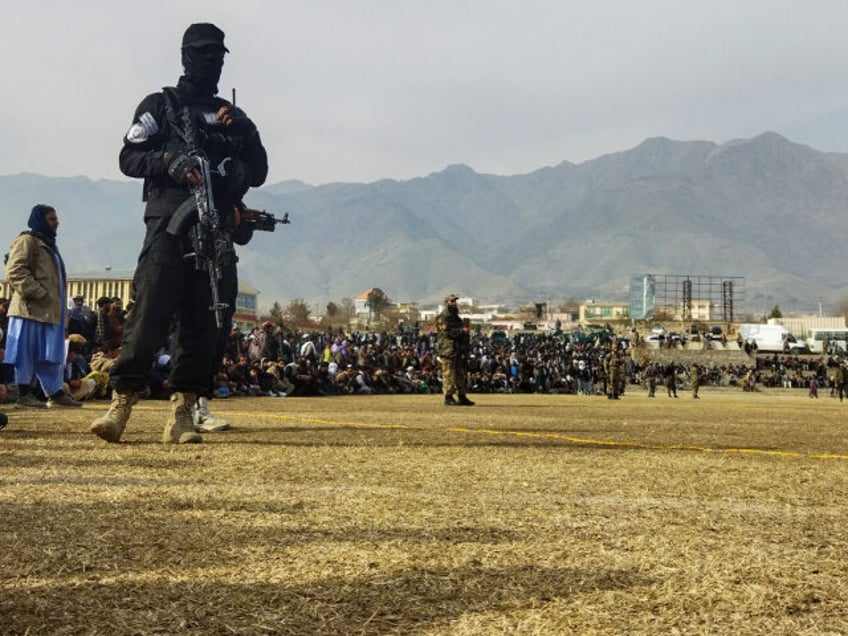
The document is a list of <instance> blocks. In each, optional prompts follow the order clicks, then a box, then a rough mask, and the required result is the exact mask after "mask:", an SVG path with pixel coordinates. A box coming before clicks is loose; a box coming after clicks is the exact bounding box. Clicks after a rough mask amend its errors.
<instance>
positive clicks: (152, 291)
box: [111, 219, 238, 393]
mask: <svg viewBox="0 0 848 636" xmlns="http://www.w3.org/2000/svg"><path fill="white" fill-rule="evenodd" d="M166 227H167V219H148V220H147V234H146V236H145V239H144V245H143V247H142V249H141V254H140V255H139V259H138V265H137V267H136V270H135V276H134V278H133V288H134V294H133V295H134V298H133V300H134V305H133V309H132V311H131V312H130V314H129V317H128V319H127V323H126V325H125V326H124V336H123V342H122V347H121V353H120V355H119V356H118V359H117V360H116V362H115V366H114V367H113V368H112V372H111V378H112V380H111V381H112V386H113V387H114V388H115V389H118V390H133V391H138V390H141V389H143V388H144V387H145V386H146V385H147V382H148V377H149V374H150V370H151V367H152V365H153V362H154V359H155V356H156V354H157V353H158V352H159V351H160V350H161V349H162V347H163V346H167V340H168V335H169V333H170V332H171V326H172V324H173V325H174V331H173V344H172V347H171V352H170V353H171V368H172V371H171V377H170V378H169V379H170V382H171V386H172V387H173V389H174V390H175V391H183V392H192V393H204V392H206V391H208V389H209V387H210V384H211V382H212V375H213V371H214V369H215V368H216V367H217V364H218V363H219V362H220V360H216V359H215V358H216V356H217V355H218V350H219V349H220V348H221V344H220V339H221V338H222V337H223V335H225V334H227V333H228V332H229V327H228V326H229V325H230V324H231V322H232V315H233V311H234V308H235V300H236V294H237V292H238V276H237V272H236V258H235V254H232V255H231V259H228V262H227V263H226V264H225V265H224V266H223V267H222V274H223V276H222V278H221V280H219V281H218V293H219V297H220V300H221V302H224V303H227V304H228V305H229V307H228V309H226V310H225V311H224V313H225V315H224V328H223V329H224V330H222V331H223V333H220V332H219V330H218V328H217V326H216V324H215V314H214V312H212V311H210V309H209V307H210V306H211V305H212V291H211V289H210V287H209V276H208V274H207V273H206V272H205V271H198V270H197V269H196V268H195V262H194V259H189V260H186V259H185V258H184V257H183V255H184V254H185V253H187V252H189V251H190V248H189V246H188V245H187V244H186V241H185V239H183V238H179V237H175V236H172V235H170V234H168V233H167V232H166Z"/></svg>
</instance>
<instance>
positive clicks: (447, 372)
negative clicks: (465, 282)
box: [436, 294, 474, 406]
mask: <svg viewBox="0 0 848 636" xmlns="http://www.w3.org/2000/svg"><path fill="white" fill-rule="evenodd" d="M457 300H459V297H458V296H457V295H456V294H448V295H447V296H445V309H444V311H442V313H440V314H439V315H438V316H437V317H436V326H437V327H438V341H437V349H436V351H437V353H438V354H439V360H440V362H441V365H442V382H443V384H444V393H445V406H456V405H457V404H458V405H461V406H474V402H472V401H471V400H469V399H468V398H467V397H466V395H465V383H466V380H467V377H466V376H467V371H466V369H467V364H468V362H467V358H468V354H469V352H470V350H471V337H470V334H469V333H468V325H466V324H464V323H463V321H462V318H460V316H459V307H458V306H457V304H456V301H457ZM454 393H456V394H457V396H458V397H457V398H456V399H454V396H453V394H454Z"/></svg>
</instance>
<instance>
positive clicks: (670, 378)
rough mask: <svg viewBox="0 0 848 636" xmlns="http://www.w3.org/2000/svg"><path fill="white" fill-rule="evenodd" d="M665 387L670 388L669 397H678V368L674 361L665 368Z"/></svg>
mask: <svg viewBox="0 0 848 636" xmlns="http://www.w3.org/2000/svg"><path fill="white" fill-rule="evenodd" d="M665 388H666V389H667V390H668V397H672V396H673V397H677V368H676V367H675V364H674V363H673V362H672V363H671V364H669V365H668V366H667V367H666V369H665Z"/></svg>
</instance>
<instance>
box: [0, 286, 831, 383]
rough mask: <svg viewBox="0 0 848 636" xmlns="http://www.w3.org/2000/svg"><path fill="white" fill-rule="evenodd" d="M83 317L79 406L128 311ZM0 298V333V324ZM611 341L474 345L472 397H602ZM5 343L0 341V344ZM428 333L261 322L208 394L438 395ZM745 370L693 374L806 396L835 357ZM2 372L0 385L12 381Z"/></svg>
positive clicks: (644, 374) (77, 350)
mask: <svg viewBox="0 0 848 636" xmlns="http://www.w3.org/2000/svg"><path fill="white" fill-rule="evenodd" d="M96 306H97V309H96V310H93V309H89V308H88V307H87V306H86V305H85V302H84V299H83V298H81V297H77V298H75V299H74V301H73V305H72V307H71V310H70V326H69V333H70V334H71V335H70V344H69V359H68V364H67V366H66V378H65V379H66V382H67V383H68V388H69V389H70V391H71V393H72V394H74V395H75V396H77V399H96V398H98V397H102V398H108V397H109V387H108V371H109V367H110V361H113V360H114V359H115V358H116V357H117V353H118V352H119V346H120V334H121V330H122V328H123V323H124V322H125V320H126V314H127V310H131V307H128V308H127V310H125V309H124V308H122V307H121V306H120V301H119V299H109V298H106V297H103V298H100V299H98V301H97V303H96ZM3 307H4V304H3V299H0V328H2V320H3V317H4V310H3ZM633 335H634V334H632V333H631V334H628V336H630V337H626V338H616V337H615V336H611V335H610V333H609V332H607V331H602V332H597V333H594V334H587V333H582V332H580V331H578V332H575V333H556V334H538V333H527V332H523V333H519V334H516V335H513V336H508V335H507V334H505V333H503V332H495V333H494V334H492V335H487V334H482V333H476V334H472V337H471V354H470V356H469V361H468V373H469V379H468V390H469V392H472V393H561V394H584V395H603V394H605V393H606V391H607V387H606V374H605V372H604V364H603V360H604V357H605V356H606V355H607V354H608V353H609V351H610V350H611V349H612V348H617V349H620V350H624V351H623V353H625V354H626V353H628V351H627V349H629V348H630V347H634V346H635V347H639V346H645V345H644V344H641V343H640V339H639V338H638V337H636V338H634V337H633ZM1 344H2V343H0V345H1ZM435 349H436V335H435V333H419V332H418V331H415V330H411V329H407V330H406V331H404V332H403V333H400V334H387V333H381V332H341V331H325V332H310V333H298V332H295V331H291V330H287V329H286V328H284V327H283V326H280V325H274V324H272V323H271V322H265V323H263V324H262V325H260V326H257V327H255V328H254V329H252V330H251V331H250V332H249V333H242V332H241V331H240V330H239V329H238V328H237V327H233V329H232V331H231V333H230V334H229V336H228V338H227V346H226V353H225V355H224V357H223V359H222V362H221V365H220V368H219V369H218V370H217V372H216V375H215V378H214V382H213V384H214V396H215V397H217V398H219V399H220V398H227V397H231V396H269V397H287V396H322V395H349V394H398V393H441V388H442V387H441V379H440V372H439V365H438V364H437V360H436V353H435ZM634 358H636V359H639V358H640V356H630V355H623V356H622V360H623V364H622V367H621V373H622V375H623V378H624V383H625V387H627V388H628V389H630V390H635V389H639V388H642V387H645V386H647V379H648V378H649V377H653V378H655V379H657V380H658V382H659V383H662V382H663V381H664V379H665V378H667V377H668V375H669V374H674V375H675V377H676V378H677V380H678V381H679V382H682V383H683V384H685V382H686V379H687V377H688V375H689V367H688V366H684V365H673V364H672V365H667V366H663V365H657V364H649V365H643V364H639V363H638V362H636V361H634ZM748 360H750V362H749V363H747V364H732V363H727V364H718V363H716V364H709V363H701V364H700V366H699V376H700V384H701V385H702V386H703V385H707V386H710V385H711V386H731V387H740V388H742V389H745V390H755V389H756V386H757V385H760V386H766V387H784V388H806V387H808V386H809V383H810V380H811V378H812V377H815V378H816V380H817V382H818V386H829V385H832V378H833V373H832V371H833V369H834V368H835V367H837V366H839V364H840V362H841V361H840V359H839V358H836V357H834V356H812V357H811V356H801V357H799V356H790V355H773V356H756V355H754V356H749V357H748ZM6 366H8V365H3V368H0V384H2V383H9V382H11V377H10V375H9V374H10V370H9V369H8V368H5V367H6ZM169 373H170V356H169V355H168V351H167V348H166V347H163V349H162V351H160V352H159V353H158V354H157V356H156V358H155V359H154V360H151V369H150V379H149V385H148V389H147V390H146V392H145V393H146V394H147V396H148V397H151V398H154V399H167V398H168V397H169V395H170V388H169V386H168V375H169Z"/></svg>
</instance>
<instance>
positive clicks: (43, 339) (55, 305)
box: [5, 204, 82, 408]
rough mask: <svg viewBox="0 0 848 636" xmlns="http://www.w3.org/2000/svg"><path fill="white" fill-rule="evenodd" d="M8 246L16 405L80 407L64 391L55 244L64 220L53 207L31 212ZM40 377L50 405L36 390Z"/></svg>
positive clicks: (61, 270)
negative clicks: (20, 230) (60, 222)
mask: <svg viewBox="0 0 848 636" xmlns="http://www.w3.org/2000/svg"><path fill="white" fill-rule="evenodd" d="M27 225H28V226H29V228H30V229H29V230H28V231H25V232H21V233H20V234H19V235H18V237H17V238H16V239H15V240H14V241H13V242H12V245H11V247H10V248H9V257H8V260H7V262H6V281H7V282H8V283H9V285H10V286H11V288H12V292H13V293H12V300H11V303H10V304H9V312H8V313H9V331H8V334H7V335H6V354H5V362H7V363H8V364H13V365H14V366H15V382H16V383H17V385H18V390H19V397H18V402H17V405H18V406H19V407H25V408H44V407H79V406H82V402H77V401H76V400H74V399H73V398H72V397H71V396H70V395H68V394H66V393H65V392H64V391H63V389H62V370H63V368H64V365H65V357H66V349H65V321H66V319H67V317H66V311H65V306H66V304H67V300H66V297H65V296H66V294H65V265H64V263H63V262H62V256H61V255H60V254H59V249H58V247H57V246H56V229H57V228H58V227H59V218H58V216H57V215H56V210H55V208H53V207H52V206H49V205H44V204H38V205H36V206H35V207H33V208H32V212H31V213H30V216H29V221H28V223H27ZM35 378H37V379H38V381H39V383H40V384H41V388H42V389H43V391H44V395H46V396H47V403H46V404H45V403H44V402H43V401H41V400H40V399H38V397H37V396H36V395H35V394H34V393H33V392H32V385H33V379H35Z"/></svg>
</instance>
